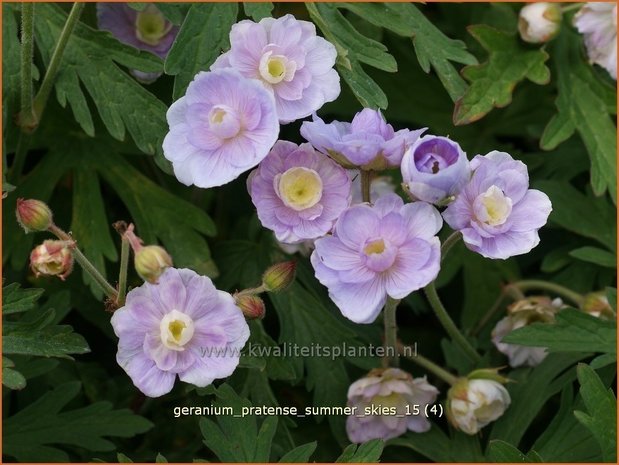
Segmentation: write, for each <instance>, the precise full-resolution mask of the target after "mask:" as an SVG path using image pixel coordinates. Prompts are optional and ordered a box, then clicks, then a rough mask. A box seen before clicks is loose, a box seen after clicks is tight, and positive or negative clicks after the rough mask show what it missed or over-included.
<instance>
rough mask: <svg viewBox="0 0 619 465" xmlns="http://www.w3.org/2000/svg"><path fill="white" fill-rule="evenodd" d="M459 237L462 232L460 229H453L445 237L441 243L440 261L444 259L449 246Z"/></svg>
mask: <svg viewBox="0 0 619 465" xmlns="http://www.w3.org/2000/svg"><path fill="white" fill-rule="evenodd" d="M460 239H462V234H461V233H460V231H455V232H453V233H451V234H450V235H449V237H447V239H445V241H444V242H443V244H442V245H441V261H443V260H444V259H445V257H446V256H447V254H448V253H449V251H450V250H451V248H452V247H453V246H454V245H456V244H457V243H458V242H459V241H460Z"/></svg>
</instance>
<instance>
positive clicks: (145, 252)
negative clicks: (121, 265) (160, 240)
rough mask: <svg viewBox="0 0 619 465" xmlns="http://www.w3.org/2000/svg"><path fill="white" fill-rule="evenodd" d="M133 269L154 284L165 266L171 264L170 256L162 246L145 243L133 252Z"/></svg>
mask: <svg viewBox="0 0 619 465" xmlns="http://www.w3.org/2000/svg"><path fill="white" fill-rule="evenodd" d="M134 264H135V270H136V271H137V272H138V274H139V275H140V276H141V277H142V279H144V281H148V282H149V283H151V284H156V283H157V281H158V280H159V276H161V275H162V273H163V272H164V271H165V269H166V268H168V267H170V266H172V258H171V257H170V255H169V254H168V252H166V250H165V249H164V248H163V247H159V246H158V245H147V246H145V247H140V249H139V250H137V251H136V252H135V261H134Z"/></svg>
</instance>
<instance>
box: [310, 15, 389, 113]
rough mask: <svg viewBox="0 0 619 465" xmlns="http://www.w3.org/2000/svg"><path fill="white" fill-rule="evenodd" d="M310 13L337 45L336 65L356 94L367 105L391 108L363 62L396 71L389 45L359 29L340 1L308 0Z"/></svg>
mask: <svg viewBox="0 0 619 465" xmlns="http://www.w3.org/2000/svg"><path fill="white" fill-rule="evenodd" d="M305 6H306V8H307V11H308V12H309V14H310V17H311V18H312V20H313V21H314V23H316V25H317V26H318V27H319V28H320V30H321V31H322V33H323V34H324V36H325V38H326V39H327V40H329V41H330V42H331V43H332V44H333V45H335V48H336V49H337V53H338V59H337V62H336V67H337V70H338V72H339V73H340V75H341V76H342V78H343V79H344V80H345V81H346V82H347V83H348V85H349V86H350V89H351V90H352V92H353V94H355V96H356V97H357V99H358V100H359V101H360V102H361V104H362V105H363V106H364V107H370V108H387V96H386V95H385V93H384V92H383V91H382V90H381V89H380V87H378V85H377V84H376V82H374V80H373V79H372V78H370V77H369V76H368V75H367V74H366V73H365V71H364V70H363V68H362V67H361V63H365V64H368V65H370V66H373V67H375V68H378V69H381V70H384V71H388V72H395V71H396V70H397V63H396V61H395V59H394V58H393V56H391V55H390V54H389V53H387V47H385V46H384V45H383V44H381V43H380V42H377V41H375V40H372V39H370V38H368V37H366V36H364V35H363V34H361V33H360V32H358V31H357V30H356V29H355V28H354V27H353V26H352V24H350V22H349V21H348V20H347V19H346V18H345V17H344V15H342V13H341V12H340V11H339V10H338V7H337V5H335V4H327V3H306V4H305Z"/></svg>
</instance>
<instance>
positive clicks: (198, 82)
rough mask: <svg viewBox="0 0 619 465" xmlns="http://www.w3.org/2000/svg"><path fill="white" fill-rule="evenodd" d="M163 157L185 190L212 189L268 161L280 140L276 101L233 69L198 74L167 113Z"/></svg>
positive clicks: (251, 80) (262, 88)
mask: <svg viewBox="0 0 619 465" xmlns="http://www.w3.org/2000/svg"><path fill="white" fill-rule="evenodd" d="M167 118H168V124H169V126H170V132H168V134H167V135H166V137H165V139H164V141H163V154H164V156H165V157H166V158H167V159H168V160H170V161H171V162H172V166H173V168H174V174H175V176H176V178H177V179H178V180H179V181H180V182H182V183H183V184H186V185H191V184H194V185H196V186H198V187H214V186H221V185H222V184H226V183H228V182H230V181H232V180H234V179H236V178H237V177H238V176H239V175H240V174H241V173H243V172H244V171H247V170H249V169H250V168H253V167H254V166H256V165H257V164H258V163H260V162H261V161H262V159H264V157H266V156H267V154H268V153H269V150H270V149H271V147H272V146H273V144H274V143H275V141H276V140H277V136H278V134H279V123H278V121H277V113H276V112H275V103H274V101H273V96H272V95H271V94H270V93H269V92H268V91H267V90H266V89H265V88H264V87H263V86H262V85H261V84H260V83H259V82H258V81H256V80H254V79H248V78H245V77H243V76H241V75H240V74H239V73H238V72H236V71H234V70H231V69H222V70H217V71H211V72H200V73H198V74H197V75H196V77H195V78H194V80H193V81H192V82H191V83H190V84H189V87H187V92H186V94H185V96H183V97H181V98H180V99H178V100H177V101H176V102H174V103H173V104H172V106H171V107H170V109H169V110H168V113H167Z"/></svg>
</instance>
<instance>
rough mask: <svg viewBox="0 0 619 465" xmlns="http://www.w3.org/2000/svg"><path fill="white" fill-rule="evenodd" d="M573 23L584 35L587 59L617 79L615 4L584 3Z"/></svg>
mask: <svg viewBox="0 0 619 465" xmlns="http://www.w3.org/2000/svg"><path fill="white" fill-rule="evenodd" d="M574 25H575V26H576V28H577V29H578V32H580V33H581V34H583V36H584V39H585V47H586V48H587V55H589V61H590V62H591V63H595V64H598V65H600V66H601V67H603V68H604V69H606V71H608V72H609V74H610V75H611V76H612V78H613V79H615V80H617V4H616V3H614V2H608V3H604V2H588V3H585V4H584V5H583V7H582V8H581V9H580V11H578V13H576V16H575V17H574Z"/></svg>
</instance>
